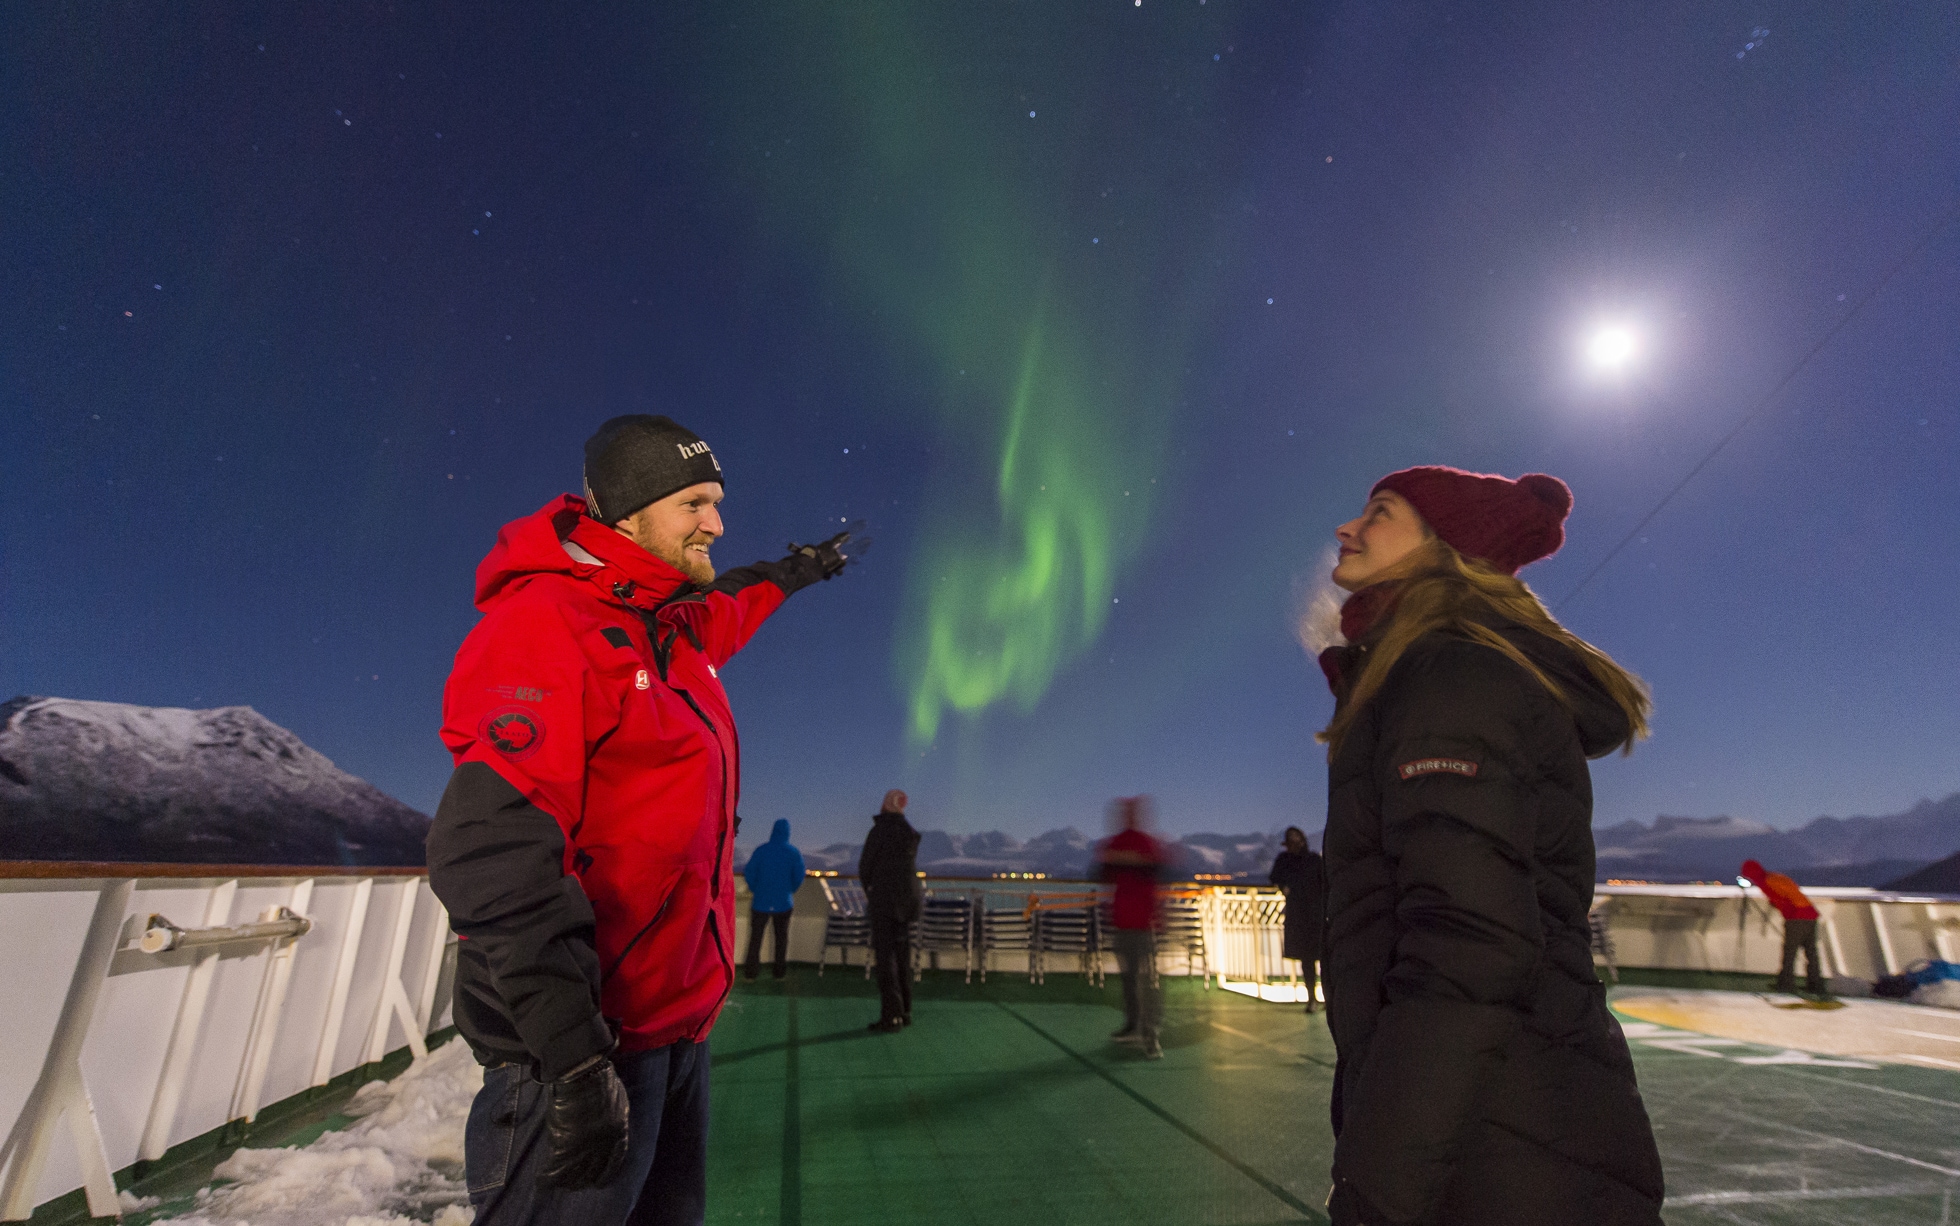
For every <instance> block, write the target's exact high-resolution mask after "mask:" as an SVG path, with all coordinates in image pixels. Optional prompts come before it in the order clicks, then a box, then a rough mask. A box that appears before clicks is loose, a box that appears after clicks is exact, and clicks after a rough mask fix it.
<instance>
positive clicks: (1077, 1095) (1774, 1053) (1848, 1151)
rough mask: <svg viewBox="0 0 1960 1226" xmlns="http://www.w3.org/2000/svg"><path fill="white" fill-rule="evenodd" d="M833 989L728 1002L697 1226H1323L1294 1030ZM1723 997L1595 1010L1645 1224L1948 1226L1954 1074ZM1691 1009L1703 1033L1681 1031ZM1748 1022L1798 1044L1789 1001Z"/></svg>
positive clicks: (943, 977)
mask: <svg viewBox="0 0 1960 1226" xmlns="http://www.w3.org/2000/svg"><path fill="white" fill-rule="evenodd" d="M861 975H862V972H861V970H859V969H857V968H852V969H850V970H848V971H844V972H842V973H840V972H839V970H838V968H836V967H832V968H830V970H829V971H828V972H827V973H826V974H825V975H824V976H822V977H821V978H819V977H818V976H817V975H816V973H815V968H814V967H812V966H807V965H801V966H794V967H793V968H792V971H791V975H790V977H789V978H788V979H787V980H784V981H782V982H776V981H772V980H770V979H768V978H767V977H765V978H764V979H762V980H761V981H760V982H758V983H754V984H746V983H745V984H742V985H740V986H739V987H738V988H737V991H736V993H735V996H734V998H733V999H732V1000H731V1002H730V1005H729V1008H728V1010H727V1012H726V1014H725V1015H724V1017H723V1020H722V1022H721V1024H720V1026H719V1027H718V1028H717V1030H716V1032H715V1037H714V1040H713V1042H714V1056H713V1061H714V1096H715V1097H714V1123H713V1134H712V1147H711V1156H710V1169H709V1181H710V1212H709V1221H710V1222H714V1223H757V1222H767V1223H773V1224H779V1226H819V1224H829V1223H839V1224H841V1223H851V1224H853V1226H878V1224H882V1223H891V1224H893V1226H897V1224H900V1223H903V1224H904V1226H923V1224H937V1223H999V1222H1019V1221H1041V1222H1044V1223H1055V1224H1061V1223H1080V1224H1083V1226H1090V1224H1102V1223H1122V1224H1123V1226H1145V1224H1149V1223H1179V1224H1190V1223H1216V1224H1220V1226H1223V1224H1226V1223H1231V1224H1234V1226H1254V1224H1260V1223H1298V1222H1321V1221H1325V1220H1326V1219H1325V1216H1324V1215H1323V1214H1322V1213H1321V1211H1320V1206H1321V1204H1322V1203H1323V1201H1324V1199H1325V1197H1326V1193H1327V1168H1328V1161H1329V1157H1330V1155H1331V1152H1332V1146H1333V1138H1332V1135H1331V1132H1330V1130H1329V1127H1328V1122H1327V1112H1326V1103H1327V1093H1328V1087H1329V1083H1330V1080H1331V1078H1332V1075H1333V1063H1334V1051H1333V1043H1332V1040H1331V1039H1330V1037H1329V1035H1328V1033H1327V1029H1326V1026H1325V1024H1324V1022H1323V1021H1322V1019H1321V1018H1320V1017H1319V1016H1308V1015H1306V1014H1304V1013H1303V1012H1302V1011H1301V1010H1299V1009H1298V1008H1297V1007H1296V1006H1291V1005H1278V1004H1272V1003H1264V1002H1260V1001H1256V1000H1252V999H1249V998H1247V997H1245V996H1241V995H1237V994H1235V993H1231V992H1226V991H1221V990H1218V989H1213V990H1210V991H1207V990H1205V989H1204V988H1203V987H1202V986H1201V985H1200V984H1199V983H1198V982H1196V981H1192V980H1185V979H1166V980H1165V987H1166V1029H1165V1034H1164V1059H1162V1060H1160V1061H1145V1060H1143V1059H1142V1057H1141V1055H1140V1054H1139V1053H1138V1052H1137V1051H1136V1050H1135V1049H1132V1048H1127V1047H1122V1046H1118V1045H1115V1044H1113V1043H1111V1042H1110V1040H1109V1032H1110V1030H1111V1029H1112V1028H1113V1027H1114V1026H1115V1025H1116V1024H1117V1023H1118V1022H1119V1020H1120V1009H1119V1004H1120V991H1121V989H1120V987H1119V985H1118V983H1117V982H1116V980H1115V979H1114V978H1113V977H1112V978H1111V979H1110V981H1109V982H1108V983H1107V984H1106V985H1105V986H1103V987H1101V988H1097V987H1093V986H1090V985H1089V984H1087V983H1086V982H1084V980H1083V979H1082V978H1081V977H1080V976H1073V975H1066V976H1064V975H1058V976H1053V977H1051V978H1050V979H1049V980H1048V982H1047V983H1045V984H1042V985H1031V984H1029V983H1028V982H1027V981H1026V979H1025V978H1023V977H1014V976H1003V975H999V974H996V975H994V976H992V977H991V978H990V979H989V981H988V982H987V983H985V984H984V985H983V984H981V983H978V982H975V983H973V984H971V985H969V984H966V983H965V982H963V981H962V978H961V976H960V975H959V974H958V973H956V972H937V973H932V972H929V973H928V974H927V975H926V977H925V980H924V981H923V982H922V983H920V984H919V985H918V986H917V993H916V999H915V1006H914V1015H915V1018H916V1025H914V1026H913V1027H912V1028H911V1029H909V1030H906V1031H904V1032H902V1033H899V1034H895V1035H880V1034H872V1033H869V1032H867V1031H866V1030H865V1024H866V1023H867V1022H868V1021H870V1020H871V1019H872V1017H874V1016H875V1014H876V998H875V993H874V992H873V990H872V986H871V985H870V984H869V983H867V982H866V981H865V980H864V979H863V978H862V977H861ZM1718 986H1739V985H1738V984H1730V985H1718ZM1678 987H1679V985H1678V984H1676V985H1675V988H1676V989H1678ZM1743 998H1746V994H1744V993H1736V992H1725V993H1719V994H1709V995H1707V996H1706V997H1705V998H1698V997H1696V995H1695V994H1694V993H1692V992H1682V991H1679V990H1669V991H1666V992H1660V993H1658V994H1657V993H1656V992H1655V990H1654V989H1653V988H1651V987H1648V988H1641V987H1632V986H1628V987H1622V988H1618V989H1615V997H1614V999H1615V1003H1616V1008H1619V1009H1621V1011H1622V1012H1621V1016H1622V1019H1623V1021H1624V1022H1625V1024H1626V1025H1627V1028H1628V1032H1629V1036H1630V1038H1632V1040H1633V1050H1634V1053H1635V1060H1636V1062H1637V1063H1638V1066H1639V1072H1640V1079H1641V1088H1642V1090H1643V1092H1644V1094H1645V1096H1646V1100H1647V1103H1648V1106H1649V1110H1650V1112H1651V1113H1652V1116H1653V1120H1654V1124H1655V1128H1656V1131H1657V1135H1658V1137H1659V1139H1660V1145H1661V1149H1662V1156H1663V1160H1664V1163H1665V1165H1666V1170H1667V1178H1668V1194H1669V1199H1668V1204H1667V1208H1666V1211H1665V1217H1666V1220H1667V1221H1668V1222H1669V1223H1670V1224H1672V1226H1688V1224H1691V1223H1717V1222H1722V1223H1791V1224H1795V1223H1820V1224H1821V1223H1827V1222H1829V1223H1837V1222H1844V1221H1857V1222H1861V1223H1866V1224H1869V1226H1882V1224H1887V1223H1929V1224H1930V1223H1948V1222H1951V1221H1952V1202H1953V1199H1954V1195H1955V1193H1956V1192H1960V1068H1956V1069H1948V1068H1944V1067H1941V1066H1940V1063H1939V1061H1940V1057H1938V1056H1924V1057H1916V1058H1909V1059H1904V1060H1895V1059H1892V1058H1889V1057H1888V1058H1885V1059H1875V1058H1870V1057H1869V1053H1863V1054H1864V1055H1865V1057H1866V1058H1860V1053H1849V1054H1847V1052H1846V1051H1844V1050H1842V1048H1843V1046H1844V1043H1843V1042H1839V1043H1837V1044H1835V1046H1834V1047H1832V1049H1831V1051H1830V1052H1829V1053H1827V1054H1818V1053H1816V1052H1814V1051H1804V1050H1800V1049H1795V1048H1789V1047H1784V1046H1782V1045H1781V1044H1782V1043H1783V1042H1787V1041H1788V1040H1787V1039H1785V1038H1782V1037H1781V1036H1782V1035H1783V1033H1784V1031H1782V1030H1774V1029H1773V1030H1772V1032H1770V1033H1765V1034H1757V1035H1755V1036H1754V1038H1755V1039H1756V1040H1761V1041H1752V1040H1751V1039H1750V1038H1747V1037H1744V1038H1738V1037H1732V1034H1733V1032H1734V1029H1735V1028H1734V1026H1732V1025H1730V1024H1729V1023H1727V1022H1725V1021H1723V1020H1722V1019H1723V1018H1724V1017H1726V1016H1727V1014H1728V1013H1732V1012H1734V1011H1735V1009H1736V1008H1737V1007H1738V1006H1736V1001H1737V1000H1738V999H1743ZM1703 999H1705V1001H1706V1002H1710V1003H1711V1004H1712V1005H1720V1006H1722V1007H1721V1008H1711V1009H1709V1010H1702V1011H1699V1012H1698V1011H1697V1001H1698V1000H1703ZM1743 1003H1744V1005H1746V1004H1747V1000H1746V999H1744V1000H1743ZM1757 1003H1759V1004H1760V1006H1761V1009H1762V1011H1763V1012H1764V1014H1765V1015H1771V1014H1772V1012H1773V1011H1776V1010H1778V1009H1779V1008H1781V1012H1775V1013H1774V1016H1775V1017H1776V1018H1777V1019H1778V1021H1777V1025H1780V1026H1785V1027H1786V1028H1787V1027H1788V1026H1797V1027H1798V1028H1799V1030H1801V1027H1802V1023H1803V1016H1802V1014H1801V1013H1799V1012H1798V1011H1796V1010H1793V1009H1790V1008H1788V1007H1787V1006H1788V1005H1789V1002H1787V1001H1785V1002H1776V1001H1771V1000H1767V999H1759V1000H1758V1002H1757ZM1860 1003H1861V1004H1863V1003H1864V1002H1860ZM1866 1007H1867V1008H1868V1009H1870V1008H1871V1007H1872V1006H1869V1005H1867V1006H1866ZM1877 1007H1878V1008H1881V1009H1884V1008H1891V1009H1898V1010H1904V1011H1905V1012H1901V1013H1897V1014H1891V1013H1879V1012H1867V1013H1865V1014H1859V1015H1856V1016H1855V1017H1852V1016H1851V1015H1847V1017H1848V1018H1850V1021H1847V1020H1846V1018H1837V1019H1834V1021H1835V1022H1836V1024H1837V1025H1838V1028H1839V1030H1840V1031H1844V1029H1845V1027H1846V1026H1848V1025H1850V1022H1851V1021H1861V1022H1862V1024H1864V1025H1866V1026H1867V1027H1868V1028H1870V1029H1872V1030H1873V1033H1875V1034H1876V1033H1877V1032H1878V1031H1895V1032H1898V1034H1900V1035H1906V1036H1908V1037H1907V1038H1905V1039H1901V1040H1900V1041H1901V1042H1905V1043H1907V1044H1908V1045H1910V1044H1912V1043H1927V1044H1931V1045H1932V1046H1934V1047H1936V1048H1937V1047H1938V1046H1939V1045H1940V1044H1941V1043H1945V1044H1946V1045H1948V1046H1950V1047H1951V1048H1952V1049H1953V1051H1954V1053H1955V1054H1956V1057H1960V1016H1955V1015H1954V1014H1952V1013H1949V1012H1946V1011H1943V1010H1936V1009H1913V1008H1911V1007H1909V1006H1877ZM1744 1012H1745V1013H1747V1012H1748V1010H1747V1009H1746V1008H1745V1009H1744ZM1704 1016H1706V1017H1709V1018H1713V1019H1714V1020H1713V1021H1712V1022H1711V1023H1710V1024H1709V1025H1707V1026H1706V1027H1705V1028H1704V1029H1703V1030H1700V1031H1697V1030H1695V1029H1693V1028H1692V1027H1694V1026H1696V1025H1699V1024H1700V1022H1699V1021H1698V1019H1700V1018H1702V1017H1704ZM1655 1017H1658V1018H1660V1019H1662V1020H1660V1021H1654V1020H1646V1019H1648V1018H1655ZM1749 1017H1750V1018H1751V1019H1752V1021H1751V1022H1750V1024H1752V1025H1753V1024H1755V1021H1756V1020H1759V1019H1755V1015H1754V1014H1749ZM1725 1030H1727V1031H1730V1032H1732V1033H1731V1034H1730V1035H1724V1034H1723V1033H1722V1032H1723V1031H1725ZM1752 1033H1753V1032H1752ZM1914 1033H1917V1034H1919V1035H1922V1036H1931V1037H1930V1038H1920V1039H1914V1038H1910V1037H1909V1036H1910V1035H1912V1034H1914ZM1853 1045H1854V1046H1855V1043H1854V1044H1853ZM1915 1061H1916V1062H1915ZM1952 1062H1954V1063H1956V1064H1960V1059H1956V1060H1955V1061H1952ZM314 1131H317V1125H316V1126H315V1128H314ZM253 1143H254V1144H257V1145H264V1144H268V1143H273V1144H276V1143H278V1142H277V1141H274V1140H272V1139H271V1138H256V1137H255V1138H254V1141H253ZM188 1208H189V1206H188V1204H187V1203H186V1202H184V1201H181V1200H179V1201H177V1203H175V1204H165V1205H162V1206H159V1207H158V1208H157V1209H156V1210H154V1211H152V1212H150V1213H142V1214H133V1215H132V1216H131V1218H130V1219H128V1220H130V1221H132V1222H139V1221H144V1220H167V1219H168V1218H169V1217H171V1216H172V1211H173V1210H174V1211H175V1212H176V1213H185V1212H186V1211H187V1209H188ZM414 1216H417V1217H421V1218H423V1220H427V1218H428V1217H429V1216H433V1211H425V1212H423V1213H418V1214H415V1215H414Z"/></svg>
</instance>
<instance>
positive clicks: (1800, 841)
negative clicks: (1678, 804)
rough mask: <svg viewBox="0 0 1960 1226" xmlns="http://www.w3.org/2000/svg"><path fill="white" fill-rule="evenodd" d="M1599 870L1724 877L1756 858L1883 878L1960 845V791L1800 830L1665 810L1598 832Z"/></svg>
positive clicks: (1656, 877)
mask: <svg viewBox="0 0 1960 1226" xmlns="http://www.w3.org/2000/svg"><path fill="white" fill-rule="evenodd" d="M1593 840H1594V842H1595V843H1596V844H1597V845H1598V847H1599V876H1600V878H1601V879H1602V880H1604V879H1606V878H1609V877H1622V878H1640V879H1643V880H1647V881H1726V880H1729V879H1730V878H1732V877H1734V876H1735V873H1736V868H1737V867H1738V866H1739V865H1741V863H1742V862H1743V861H1744V860H1747V859H1752V858H1753V859H1757V860H1761V861H1762V862H1763V863H1764V864H1766V865H1768V866H1769V867H1771V868H1772V869H1775V870H1777V871H1778V872H1784V873H1789V874H1790V875H1791V876H1793V877H1795V878H1796V879H1797V880H1798V881H1800V882H1805V883H1807V884H1811V885H1878V884H1879V883H1880V882H1883V881H1887V880H1890V879H1892V878H1895V877H1898V876H1899V875H1900V874H1902V873H1905V872H1908V871H1909V870H1911V869H1912V868H1914V867H1916V866H1918V865H1923V864H1927V863H1929V862H1931V861H1934V860H1938V859H1940V858H1941V857H1942V856H1945V855H1948V854H1949V853H1951V852H1952V851H1954V849H1956V848H1960V793H1955V794H1954V795H1952V796H1948V797H1947V798H1946V799H1944V800H1922V801H1920V802H1919V803H1918V804H1916V805H1914V806H1913V807H1912V808H1910V809H1908V810H1906V811H1905V812H1904V813H1894V814H1890V815H1888V816H1883V817H1842V818H1840V817H1820V818H1817V819H1816V820H1814V821H1811V822H1808V823H1806V824H1804V825H1802V826H1799V827H1797V828H1796V829H1794V830H1777V829H1774V828H1773V827H1770V826H1767V825H1764V824H1763V823H1761V822H1754V821H1748V820H1745V819H1741V818H1734V817H1661V818H1657V819H1655V821H1654V823H1653V824H1652V825H1651V826H1650V825H1648V824H1646V823H1644V822H1622V823H1620V824H1619V825H1617V826H1608V827H1606V828H1604V829H1601V830H1598V831H1595V832H1594V835H1593Z"/></svg>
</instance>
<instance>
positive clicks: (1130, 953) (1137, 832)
mask: <svg viewBox="0 0 1960 1226" xmlns="http://www.w3.org/2000/svg"><path fill="white" fill-rule="evenodd" d="M1148 804H1149V801H1148V800H1147V799H1146V798H1145V797H1142V796H1126V797H1124V798H1123V799H1121V800H1119V801H1117V802H1116V804H1115V806H1114V809H1113V816H1114V818H1115V821H1116V824H1117V825H1118V826H1120V827H1121V829H1119V830H1118V831H1117V832H1116V833H1115V834H1113V835H1111V836H1110V838H1109V841H1108V842H1106V843H1104V844H1103V845H1102V855H1101V856H1100V857H1099V863H1098V869H1099V873H1098V875H1099V876H1100V877H1101V878H1102V880H1104V881H1107V882H1111V883H1112V884H1113V885H1114V886H1115V887H1116V888H1115V889H1114V890H1113V891H1111V897H1110V900H1109V922H1110V927H1111V928H1113V929H1114V930H1115V931H1114V932H1112V933H1111V934H1110V935H1111V941H1112V943H1113V944H1114V945H1115V947H1116V965H1117V967H1118V968H1119V969H1120V970H1121V971H1122V973H1123V1028H1122V1029H1121V1030H1119V1031H1117V1032H1116V1033H1115V1034H1113V1035H1111V1036H1110V1037H1111V1038H1113V1039H1115V1040H1116V1041H1117V1042H1118V1043H1136V1044H1140V1045H1141V1046H1142V1047H1143V1058H1144V1059H1146V1060H1161V1059H1163V1056H1164V1050H1163V1048H1162V1047H1160V1046H1159V1045H1158V1043H1157V1028H1158V1025H1159V1023H1160V1022H1161V1020H1162V1015H1163V1012H1164V1004H1163V998H1162V997H1161V996H1160V995H1159V993H1158V990H1157V881H1158V878H1160V877H1162V876H1163V873H1164V849H1163V846H1162V845H1161V844H1160V843H1158V842H1157V840H1156V839H1153V838H1151V837H1150V833H1149V831H1147V830H1145V829H1144V825H1145V824H1146V821H1147V817H1148V814H1147V806H1148Z"/></svg>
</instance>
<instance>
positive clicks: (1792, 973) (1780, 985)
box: [1738, 860, 1824, 996]
mask: <svg viewBox="0 0 1960 1226" xmlns="http://www.w3.org/2000/svg"><path fill="white" fill-rule="evenodd" d="M1741 882H1747V883H1748V884H1750V885H1753V886H1755V887H1756V888H1757V889H1759V890H1761V891H1762V892H1763V897H1764V898H1767V899H1769V905H1770V906H1772V907H1775V908H1776V910H1777V912H1778V913H1779V914H1781V915H1782V916H1783V969H1782V970H1781V971H1778V972H1777V975H1776V985H1775V986H1776V990H1777V991H1779V992H1794V991H1796V990H1797V951H1798V950H1799V949H1801V950H1803V958H1804V989H1805V990H1806V991H1808V992H1809V993H1810V994H1811V995H1812V996H1822V995H1824V974H1823V970H1822V969H1821V963H1820V962H1819V961H1818V958H1817V908H1816V907H1813V906H1811V905H1810V900H1809V899H1808V898H1805V897H1804V893H1803V891H1802V890H1800V889H1798V888H1797V883H1796V882H1795V881H1792V880H1791V879H1790V878H1788V877H1785V876H1784V875H1783V874H1782V873H1772V872H1770V871H1769V870H1768V869H1766V868H1764V867H1763V866H1762V863H1761V861H1758V860H1744V861H1743V862H1742V876H1741V877H1740V878H1739V879H1738V884H1740V883H1741Z"/></svg>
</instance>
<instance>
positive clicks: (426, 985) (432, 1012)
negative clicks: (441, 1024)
mask: <svg viewBox="0 0 1960 1226" xmlns="http://www.w3.org/2000/svg"><path fill="white" fill-rule="evenodd" d="M429 897H430V898H431V899H433V900H434V902H435V907H436V914H435V927H434V929H433V930H432V932H431V935H430V937H429V963H428V969H427V971H426V972H425V977H424V979H423V981H422V991H421V997H422V1010H421V1012H420V1013H418V1014H416V1022H415V1024H416V1026H417V1027H419V1028H420V1029H421V1031H422V1033H423V1034H425V1035H426V1034H428V1033H429V1029H430V1027H432V1026H434V1025H435V1023H436V1014H437V1013H438V1012H440V1010H439V1009H438V1007H437V1005H438V1002H437V1000H436V989H437V988H439V987H441V986H442V960H443V958H444V956H445V955H447V954H448V952H449V908H448V907H445V906H443V905H442V900H441V899H440V898H436V897H435V892H434V891H433V890H431V891H430V893H429Z"/></svg>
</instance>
